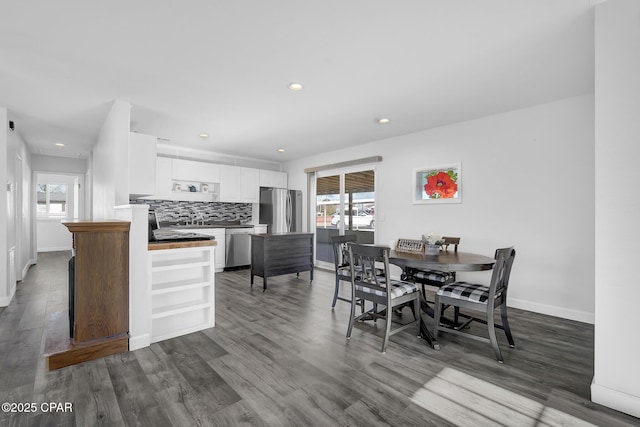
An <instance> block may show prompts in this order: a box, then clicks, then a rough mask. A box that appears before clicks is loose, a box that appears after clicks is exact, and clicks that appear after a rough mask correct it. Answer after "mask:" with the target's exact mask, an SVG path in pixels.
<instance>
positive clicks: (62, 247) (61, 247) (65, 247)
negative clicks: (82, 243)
mask: <svg viewBox="0 0 640 427" xmlns="http://www.w3.org/2000/svg"><path fill="white" fill-rule="evenodd" d="M70 250H71V246H58V247H54V248H38V252H60V251H70Z"/></svg>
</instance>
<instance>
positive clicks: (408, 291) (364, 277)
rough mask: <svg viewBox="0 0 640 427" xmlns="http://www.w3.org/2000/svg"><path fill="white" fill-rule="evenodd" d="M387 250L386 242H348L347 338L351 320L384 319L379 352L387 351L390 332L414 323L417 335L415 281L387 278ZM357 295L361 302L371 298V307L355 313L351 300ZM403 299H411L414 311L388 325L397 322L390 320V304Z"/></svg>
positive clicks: (389, 273)
mask: <svg viewBox="0 0 640 427" xmlns="http://www.w3.org/2000/svg"><path fill="white" fill-rule="evenodd" d="M389 251H390V249H389V247H388V246H370V245H358V244H355V243H352V244H350V245H349V263H350V265H351V301H352V302H351V315H350V317H349V327H348V328H347V339H351V331H352V330H353V324H354V323H355V322H357V321H359V320H362V319H369V318H374V319H375V318H381V319H384V320H385V322H386V324H385V333H384V338H383V340H382V350H381V351H382V353H385V352H386V351H387V344H388V343H389V337H390V336H391V335H394V334H396V333H398V332H400V331H403V330H405V329H407V328H410V327H412V326H415V327H416V330H417V335H418V336H420V321H419V320H420V314H419V313H420V290H419V288H418V285H416V284H415V283H411V282H405V281H402V280H394V279H391V270H390V269H389ZM381 266H382V267H381ZM358 268H359V269H360V270H359V271H358ZM358 299H359V300H361V301H363V302H364V301H371V302H373V305H374V308H373V309H371V310H369V311H366V312H364V313H361V314H360V315H358V316H356V314H355V313H356V304H355V303H354V301H357V300H358ZM407 302H413V312H414V313H416V315H415V316H414V320H413V321H411V322H408V323H405V324H401V326H399V327H397V328H394V329H391V323H398V322H395V321H394V320H393V309H394V307H397V306H399V305H402V304H405V303H407ZM378 305H384V306H385V308H384V309H383V310H380V311H378V310H377V306H378Z"/></svg>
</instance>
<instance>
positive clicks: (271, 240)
mask: <svg viewBox="0 0 640 427" xmlns="http://www.w3.org/2000/svg"><path fill="white" fill-rule="evenodd" d="M303 271H308V272H309V282H312V281H313V233H294V232H291V233H263V234H252V235H251V286H252V287H253V277H254V276H260V277H262V282H263V284H262V291H263V292H264V291H266V290H267V278H268V277H273V276H280V275H282V274H291V273H296V274H297V275H298V276H300V273H301V272H303Z"/></svg>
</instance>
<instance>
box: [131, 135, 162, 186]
mask: <svg viewBox="0 0 640 427" xmlns="http://www.w3.org/2000/svg"><path fill="white" fill-rule="evenodd" d="M156 143H157V138H156V137H155V136H151V135H144V134H141V133H135V132H130V133H129V194H131V195H135V196H144V195H151V194H155V193H156V191H157V190H156V154H157V148H156Z"/></svg>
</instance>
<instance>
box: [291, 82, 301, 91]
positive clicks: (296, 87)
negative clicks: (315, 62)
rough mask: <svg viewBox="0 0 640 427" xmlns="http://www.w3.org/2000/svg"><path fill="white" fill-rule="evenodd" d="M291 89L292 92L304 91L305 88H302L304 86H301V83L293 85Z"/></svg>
mask: <svg viewBox="0 0 640 427" xmlns="http://www.w3.org/2000/svg"><path fill="white" fill-rule="evenodd" d="M289 89H291V90H302V89H303V87H302V84H300V83H291V84H290V85H289Z"/></svg>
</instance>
